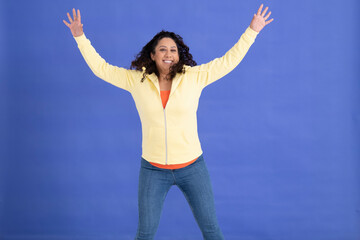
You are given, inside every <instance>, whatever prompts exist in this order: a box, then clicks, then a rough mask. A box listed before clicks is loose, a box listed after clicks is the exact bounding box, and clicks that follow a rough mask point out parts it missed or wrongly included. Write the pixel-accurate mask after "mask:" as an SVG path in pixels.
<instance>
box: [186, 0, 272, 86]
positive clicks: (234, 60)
mask: <svg viewBox="0 0 360 240" xmlns="http://www.w3.org/2000/svg"><path fill="white" fill-rule="evenodd" d="M262 8H263V4H261V6H260V8H259V9H258V12H257V13H256V14H254V16H253V19H252V20H251V23H250V26H249V27H248V28H247V29H246V31H245V32H244V33H243V34H242V35H241V37H240V39H239V41H238V42H237V43H236V44H235V45H234V46H233V47H232V48H231V49H230V50H229V51H228V52H227V53H226V54H225V55H224V56H222V57H220V58H216V59H214V60H213V61H211V62H209V63H206V64H202V65H199V66H195V67H193V68H191V69H190V71H195V72H198V77H197V80H198V83H199V84H200V85H201V87H206V86H207V85H209V84H211V83H213V82H215V81H216V80H218V79H220V78H222V77H223V76H225V75H226V74H228V73H229V72H231V71H232V70H233V69H234V68H235V67H236V66H237V65H238V64H239V63H240V62H241V61H242V59H243V58H244V57H245V55H246V53H247V52H248V50H249V48H250V46H251V45H252V44H253V43H254V41H255V38H256V37H257V35H258V34H259V32H260V31H261V30H262V29H263V28H264V27H265V26H266V25H267V24H269V23H271V22H272V21H273V20H274V19H271V20H269V21H266V20H267V19H268V18H269V16H270V14H271V12H269V13H268V14H267V15H266V16H265V14H266V11H267V10H268V7H266V8H265V10H264V12H261V11H262Z"/></svg>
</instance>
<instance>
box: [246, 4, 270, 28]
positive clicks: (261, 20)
mask: <svg viewBox="0 0 360 240" xmlns="http://www.w3.org/2000/svg"><path fill="white" fill-rule="evenodd" d="M263 6H264V4H261V6H260V8H259V9H258V11H257V14H254V17H253V19H252V20H251V23H250V28H251V29H252V30H254V31H256V32H260V31H261V30H262V29H263V28H264V27H265V26H266V25H268V24H269V23H271V22H272V21H273V20H274V19H273V18H272V19H271V20H269V21H266V20H267V19H268V18H269V17H270V14H271V12H269V13H268V14H267V15H266V16H265V14H266V12H267V10H268V9H269V8H268V7H266V8H265V10H264V12H263V13H261V11H262V8H263Z"/></svg>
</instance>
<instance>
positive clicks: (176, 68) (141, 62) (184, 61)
mask: <svg viewBox="0 0 360 240" xmlns="http://www.w3.org/2000/svg"><path fill="white" fill-rule="evenodd" d="M163 38H171V39H172V40H174V41H175V43H176V46H177V48H178V53H179V62H178V63H176V64H174V65H172V66H171V67H170V72H169V75H168V79H170V80H172V79H173V78H174V77H175V75H176V73H185V69H184V65H188V66H196V62H195V61H194V60H193V57H192V55H191V54H190V52H189V47H188V46H187V45H186V44H185V43H184V41H183V38H182V37H181V36H180V35H178V34H175V33H173V32H168V31H164V30H162V31H161V32H159V33H157V34H156V35H155V36H154V37H153V39H151V41H150V42H148V43H147V44H146V45H145V46H144V47H143V48H142V50H141V52H139V53H138V54H137V55H136V57H135V60H134V61H132V62H131V66H130V69H136V70H139V71H142V68H143V67H145V72H144V74H143V77H142V79H141V82H143V81H144V80H145V77H146V75H147V74H152V73H155V74H156V75H157V76H158V77H160V76H159V71H158V69H157V67H156V63H155V62H154V61H153V60H152V59H151V56H150V54H151V53H153V54H155V47H156V46H157V44H158V42H159V41H160V40H161V39H163Z"/></svg>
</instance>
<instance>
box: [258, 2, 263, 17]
mask: <svg viewBox="0 0 360 240" xmlns="http://www.w3.org/2000/svg"><path fill="white" fill-rule="evenodd" d="M263 6H264V4H261V5H260V7H259V9H258V11H257V15H260V13H261V10H262V8H263Z"/></svg>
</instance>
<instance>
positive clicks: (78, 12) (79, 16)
mask: <svg viewBox="0 0 360 240" xmlns="http://www.w3.org/2000/svg"><path fill="white" fill-rule="evenodd" d="M77 14H78V19H79V22H81V15H80V10H79V9H78V10H77Z"/></svg>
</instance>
